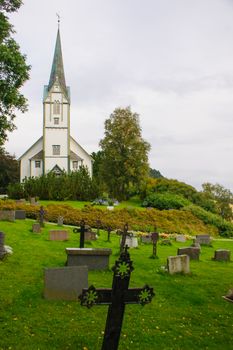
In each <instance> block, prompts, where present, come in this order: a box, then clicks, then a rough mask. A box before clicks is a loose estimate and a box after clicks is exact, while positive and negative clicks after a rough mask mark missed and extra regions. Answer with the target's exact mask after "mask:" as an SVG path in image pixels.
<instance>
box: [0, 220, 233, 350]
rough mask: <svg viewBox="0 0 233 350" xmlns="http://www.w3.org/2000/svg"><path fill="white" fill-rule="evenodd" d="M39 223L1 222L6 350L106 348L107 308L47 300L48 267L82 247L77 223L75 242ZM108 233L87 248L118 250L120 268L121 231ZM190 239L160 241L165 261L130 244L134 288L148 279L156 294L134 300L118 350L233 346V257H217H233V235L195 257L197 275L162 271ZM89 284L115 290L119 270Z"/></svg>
mask: <svg viewBox="0 0 233 350" xmlns="http://www.w3.org/2000/svg"><path fill="white" fill-rule="evenodd" d="M33 222H34V221H33V220H25V221H22V220H21V221H16V222H1V223H0V230H1V231H3V232H4V233H5V235H6V238H5V244H6V245H9V246H11V247H12V248H13V255H12V256H9V257H8V258H7V259H6V260H4V261H0V301H1V302H0V349H1V350H6V349H12V350H17V349H23V350H34V349H40V350H44V349H54V350H55V349H62V350H63V349H79V350H82V349H88V350H95V349H96V350H99V349H101V344H102V340H103V332H104V328H105V321H106V316H107V309H108V307H107V306H94V307H93V308H91V309H87V308H84V307H81V305H80V303H79V302H68V301H49V300H45V299H44V298H43V297H42V291H43V269H44V268H45V267H62V266H64V264H65V261H66V253H65V248H67V247H78V246H79V234H74V233H73V231H72V228H70V227H66V228H65V229H66V230H68V232H69V240H68V241H50V240H49V231H50V230H53V229H54V230H55V229H59V227H58V226H56V225H52V224H48V223H46V224H45V227H44V228H42V230H41V234H33V233H32V232H31V228H32V223H33ZM110 240H111V241H110V242H107V232H105V231H101V232H100V237H99V238H98V239H97V240H96V241H92V242H85V247H98V248H111V249H112V250H113V255H112V256H111V258H110V266H113V265H114V262H115V260H116V259H117V257H118V253H119V236H116V235H115V234H114V233H112V234H111V238H110ZM190 244H191V242H185V243H182V242H174V241H173V242H172V246H162V245H158V248H157V255H158V259H150V257H151V255H152V245H151V244H140V245H139V247H138V248H136V249H133V248H132V249H130V255H131V259H132V260H133V265H134V268H135V270H134V271H133V272H132V274H131V281H130V287H131V288H135V287H138V286H143V285H145V284H148V285H149V286H151V287H153V288H154V291H155V293H156V295H155V297H154V299H153V301H152V303H151V304H149V305H146V306H144V307H142V306H140V305H127V306H126V309H125V317H124V321H123V327H122V333H121V338H120V344H119V350H126V349H134V350H137V349H138V350H139V349H140V350H148V349H150V350H153V349H173V350H175V349H177V350H178V349H184V350H186V349H187V350H188V349H211V350H212V349H216V350H217V349H227V350H230V349H232V350H233V343H232V334H233V319H232V313H233V305H232V303H229V302H227V301H225V300H224V299H223V298H222V296H223V295H226V294H227V292H228V290H229V289H232V288H233V273H232V271H233V262H232V261H231V262H222V261H220V262H219V261H213V260H212V258H213V256H214V252H215V250H216V249H228V250H230V251H231V259H232V260H233V240H226V239H225V240H214V241H213V245H212V246H211V247H207V246H204V247H202V248H201V255H200V261H193V260H192V261H190V270H191V274H190V275H182V274H178V275H168V274H167V273H165V272H164V271H163V269H161V266H163V265H165V264H166V259H167V257H168V256H172V255H176V254H177V249H178V248H179V247H184V246H188V245H190ZM88 279H89V285H91V284H93V285H95V287H96V288H111V283H112V271H111V270H108V271H90V272H89V277H88Z"/></svg>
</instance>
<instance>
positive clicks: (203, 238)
mask: <svg viewBox="0 0 233 350" xmlns="http://www.w3.org/2000/svg"><path fill="white" fill-rule="evenodd" d="M195 243H199V244H200V245H202V244H203V245H210V244H211V240H210V235H196V239H195Z"/></svg>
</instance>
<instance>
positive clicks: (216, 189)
mask: <svg viewBox="0 0 233 350" xmlns="http://www.w3.org/2000/svg"><path fill="white" fill-rule="evenodd" d="M202 188H203V193H204V194H205V195H206V196H208V198H210V199H212V200H214V201H215V203H216V207H217V213H218V214H219V215H221V216H222V217H223V218H224V219H226V220H231V219H232V218H233V212H232V208H231V204H232V203H233V193H232V192H231V191H230V190H228V189H227V188H225V187H223V186H222V185H219V184H215V185H213V184H211V183H209V182H206V183H204V184H203V185H202Z"/></svg>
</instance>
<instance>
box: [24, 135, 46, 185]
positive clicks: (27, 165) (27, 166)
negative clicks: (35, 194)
mask: <svg viewBox="0 0 233 350" xmlns="http://www.w3.org/2000/svg"><path fill="white" fill-rule="evenodd" d="M42 142H43V141H42V138H41V139H40V140H39V141H37V142H36V143H35V144H34V145H33V146H32V147H31V148H30V149H29V150H28V151H27V152H26V153H25V154H24V155H23V157H22V158H21V160H20V181H21V182H22V180H23V179H24V178H25V177H30V176H34V175H32V174H31V170H32V169H33V168H34V167H35V160H30V158H32V157H34V156H35V155H36V154H37V153H39V152H40V151H41V150H42V148H43V145H42ZM42 171H43V168H42V164H41V167H40V168H37V174H38V175H36V176H39V175H41V174H42Z"/></svg>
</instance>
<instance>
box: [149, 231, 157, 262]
mask: <svg viewBox="0 0 233 350" xmlns="http://www.w3.org/2000/svg"><path fill="white" fill-rule="evenodd" d="M151 240H152V243H153V252H152V256H153V257H156V256H157V243H158V240H159V233H158V232H153V233H152V234H151Z"/></svg>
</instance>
